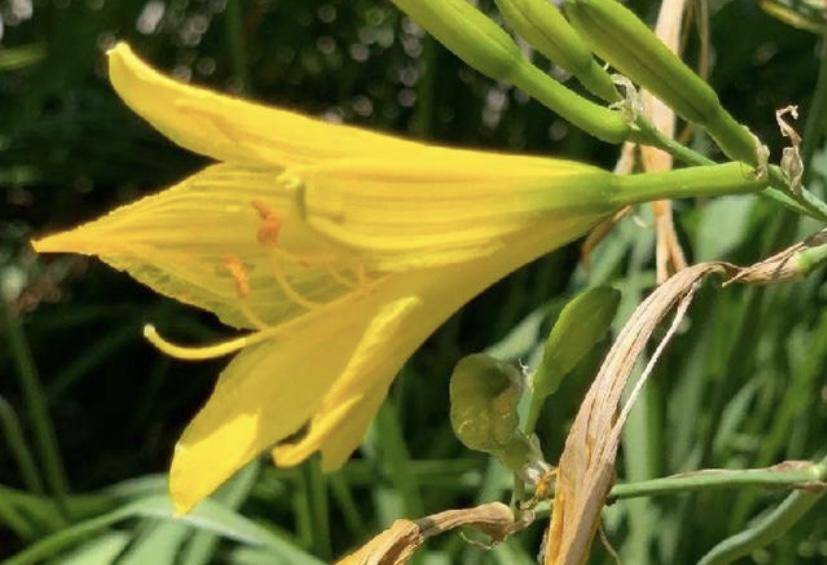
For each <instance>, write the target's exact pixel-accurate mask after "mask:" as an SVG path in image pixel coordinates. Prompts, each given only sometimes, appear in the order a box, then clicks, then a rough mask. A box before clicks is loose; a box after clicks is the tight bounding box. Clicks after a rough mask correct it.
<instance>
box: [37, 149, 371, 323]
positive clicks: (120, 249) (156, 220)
mask: <svg viewBox="0 0 827 565" xmlns="http://www.w3.org/2000/svg"><path fill="white" fill-rule="evenodd" d="M257 207H258V208H257ZM295 207H296V204H295V195H294V194H293V193H292V192H291V191H290V190H289V188H286V187H285V186H283V184H281V181H279V176H278V174H277V173H276V172H275V171H273V170H271V169H260V168H254V167H242V166H233V165H214V166H211V167H208V168H206V169H204V170H203V171H201V172H199V173H197V174H195V175H193V176H192V177H190V178H188V179H187V180H185V181H183V182H181V183H180V184H178V185H176V186H174V187H173V188H171V189H169V190H166V191H163V192H161V193H159V194H156V195H153V196H149V197H146V198H144V199H142V200H139V201H138V202H135V203H133V204H130V205H128V206H124V207H122V208H119V209H117V210H115V211H114V212H111V213H110V214H108V215H106V216H104V217H102V218H100V219H98V220H96V221H93V222H90V223H88V224H85V225H83V226H81V227H79V228H76V229H74V230H70V231H67V232H63V233H59V234H56V235H53V236H50V237H46V238H43V239H40V240H38V241H35V242H33V244H34V247H35V249H36V250H37V251H40V252H75V253H84V254H88V255H98V256H100V258H101V259H103V260H104V261H106V262H107V263H109V264H110V265H112V266H114V267H115V268H118V269H122V270H125V271H127V272H129V274H131V275H132V276H133V277H135V278H136V279H138V280H139V281H140V282H142V283H144V284H146V285H148V286H150V287H152V288H153V289H154V290H156V291H157V292H160V293H162V294H165V295H167V296H171V297H173V298H175V299H177V300H180V301H182V302H185V303H187V304H192V305H195V306H198V307H200V308H203V309H206V310H210V311H212V312H215V313H216V314H217V315H218V316H219V317H220V318H221V320H222V321H224V322H225V323H227V324H229V325H232V326H235V327H239V328H252V327H254V326H255V325H256V324H255V322H254V320H251V318H259V319H260V320H261V322H262V323H264V324H269V325H277V324H280V323H284V322H286V321H288V320H290V319H293V318H295V317H298V316H300V315H302V314H305V313H307V312H308V311H309V310H310V309H311V308H308V306H307V305H306V304H304V302H302V301H305V302H312V303H314V304H325V303H328V302H330V301H332V300H335V299H337V298H338V297H340V296H343V295H345V294H347V293H350V292H352V291H353V290H354V285H356V286H357V287H358V286H359V284H360V283H358V281H357V279H358V277H359V274H358V273H357V270H358V268H359V261H358V259H357V258H355V257H354V256H352V255H349V254H348V253H347V252H345V251H344V250H342V249H341V248H339V247H337V246H332V245H330V244H329V243H327V242H326V240H325V239H324V238H322V237H321V236H319V235H317V234H316V233H315V232H314V231H313V230H311V229H309V228H307V227H306V225H305V223H304V222H303V221H302V220H301V218H300V217H299V215H300V214H299V213H298V212H297V211H296V210H295ZM262 208H269V210H270V213H271V214H272V217H273V218H278V222H279V224H278V229H279V233H278V234H277V239H278V241H277V242H276V245H275V246H272V245H267V244H263V243H262V241H260V236H261V230H262V229H266V223H265V222H264V221H263V220H262V218H261V213H260V209H262ZM264 235H265V236H266V235H267V234H264ZM265 243H266V242H265ZM285 253H287V254H289V255H285ZM277 275H280V276H281V279H282V283H283V284H282V285H281V286H280V284H279V280H277ZM245 278H246V280H244V279H245ZM363 282H364V281H363ZM240 283H246V288H239V284H240ZM243 294H246V296H241V295H243ZM294 294H295V295H296V296H294ZM242 298H243V300H242ZM251 314H252V315H251Z"/></svg>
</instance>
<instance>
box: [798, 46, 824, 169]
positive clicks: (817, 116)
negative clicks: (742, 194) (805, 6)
mask: <svg viewBox="0 0 827 565" xmlns="http://www.w3.org/2000/svg"><path fill="white" fill-rule="evenodd" d="M820 59H821V64H820V65H819V67H818V79H817V80H816V89H815V92H814V93H813V101H812V102H811V103H810V111H809V112H808V115H807V122H806V123H805V125H804V139H803V149H802V155H801V160H802V161H803V162H804V183H805V184H806V183H807V182H809V180H810V178H812V164H813V155H814V154H815V150H816V147H817V146H818V141H819V138H820V137H821V134H822V133H823V132H824V125H825V124H824V122H825V120H827V31H825V32H824V35H823V37H822V39H821V53H820Z"/></svg>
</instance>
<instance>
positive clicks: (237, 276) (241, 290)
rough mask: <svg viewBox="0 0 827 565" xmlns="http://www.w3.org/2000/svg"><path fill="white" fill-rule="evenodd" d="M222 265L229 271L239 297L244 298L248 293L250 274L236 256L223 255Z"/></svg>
mask: <svg viewBox="0 0 827 565" xmlns="http://www.w3.org/2000/svg"><path fill="white" fill-rule="evenodd" d="M224 267H226V269H227V271H229V273H230V276H231V277H233V280H234V281H235V291H236V293H238V296H239V297H240V298H246V297H247V296H249V294H250V275H249V274H248V273H247V268H246V267H245V266H244V265H243V264H242V263H241V261H239V260H238V259H237V258H236V257H225V258H224Z"/></svg>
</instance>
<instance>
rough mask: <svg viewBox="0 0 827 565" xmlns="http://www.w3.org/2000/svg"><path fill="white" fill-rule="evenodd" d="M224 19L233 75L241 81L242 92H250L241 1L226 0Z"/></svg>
mask: <svg viewBox="0 0 827 565" xmlns="http://www.w3.org/2000/svg"><path fill="white" fill-rule="evenodd" d="M224 17H225V18H226V20H225V25H226V32H227V43H228V44H229V47H230V61H231V63H232V66H233V73H234V74H235V75H236V76H237V77H238V80H240V81H241V88H242V89H243V90H244V92H250V72H249V67H248V65H247V50H246V49H245V46H244V23H243V19H242V9H241V0H227V8H226V12H225V13H224Z"/></svg>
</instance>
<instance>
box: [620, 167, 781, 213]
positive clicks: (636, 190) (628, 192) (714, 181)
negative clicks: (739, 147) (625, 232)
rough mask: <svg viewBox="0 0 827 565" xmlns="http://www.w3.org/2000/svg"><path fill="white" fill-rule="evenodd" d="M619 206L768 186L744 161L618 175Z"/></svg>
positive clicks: (738, 192) (744, 190) (739, 191)
mask: <svg viewBox="0 0 827 565" xmlns="http://www.w3.org/2000/svg"><path fill="white" fill-rule="evenodd" d="M613 182H614V186H615V188H616V189H617V190H616V198H617V200H618V202H616V204H617V205H624V204H636V203H639V202H648V201H650V200H657V199H660V198H686V197H687V196H718V195H722V194H741V193H747V192H754V191H756V190H758V189H760V188H761V187H762V186H766V184H767V182H766V180H758V179H756V178H755V176H754V174H753V173H752V169H751V168H750V167H749V166H748V165H745V164H743V163H737V162H732V163H726V164H723V165H710V166H706V167H687V168H683V169H674V170H671V171H665V172H662V173H646V174H640V175H619V176H615V177H614V180H613Z"/></svg>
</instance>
